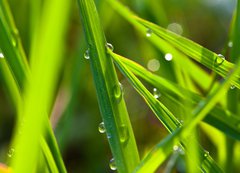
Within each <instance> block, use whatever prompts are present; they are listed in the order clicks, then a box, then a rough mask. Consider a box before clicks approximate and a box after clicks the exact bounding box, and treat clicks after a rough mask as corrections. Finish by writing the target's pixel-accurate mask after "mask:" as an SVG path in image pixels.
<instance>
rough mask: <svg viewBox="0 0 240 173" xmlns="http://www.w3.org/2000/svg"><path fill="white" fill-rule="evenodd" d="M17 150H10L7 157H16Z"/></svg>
mask: <svg viewBox="0 0 240 173" xmlns="http://www.w3.org/2000/svg"><path fill="white" fill-rule="evenodd" d="M14 152H15V149H14V148H10V149H9V151H8V153H7V155H8V157H12V156H13V155H14Z"/></svg>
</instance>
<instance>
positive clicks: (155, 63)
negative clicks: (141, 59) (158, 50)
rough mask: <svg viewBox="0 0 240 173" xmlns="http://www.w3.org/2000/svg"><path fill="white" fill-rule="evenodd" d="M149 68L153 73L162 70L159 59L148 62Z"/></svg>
mask: <svg viewBox="0 0 240 173" xmlns="http://www.w3.org/2000/svg"><path fill="white" fill-rule="evenodd" d="M147 68H148V69H149V70H151V71H153V72H155V71H158V70H159V68H160V62H159V61H158V60H157V59H151V60H149V61H148V64H147Z"/></svg>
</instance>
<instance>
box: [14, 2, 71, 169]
mask: <svg viewBox="0 0 240 173" xmlns="http://www.w3.org/2000/svg"><path fill="white" fill-rule="evenodd" d="M70 2H71V1H62V3H58V2H57V1H51V2H49V3H46V4H45V6H44V15H43V16H42V18H41V21H40V22H41V27H40V30H39V31H40V32H39V33H38V38H39V42H38V50H37V52H36V53H33V54H34V55H36V56H38V57H37V58H36V59H37V63H34V64H33V65H32V75H31V76H30V78H29V83H27V87H26V90H25V92H26V93H25V95H24V104H23V111H22V112H21V115H22V116H21V117H23V118H24V119H25V124H24V127H23V128H22V129H20V130H22V135H20V136H18V135H16V136H15V143H14V144H15V148H16V149H15V150H16V151H17V152H16V155H15V157H14V158H13V160H12V165H13V169H14V171H15V172H19V173H20V172H32V171H33V170H34V169H35V166H36V160H37V154H38V152H39V150H38V149H39V148H38V146H39V145H38V144H39V139H40V135H41V134H42V133H43V128H44V126H43V125H44V119H45V118H46V114H45V112H46V111H47V110H49V107H50V103H51V101H52V94H51V93H53V89H54V87H55V84H56V83H55V82H56V81H55V80H56V79H57V74H58V72H59V67H60V65H61V60H62V51H61V50H63V44H62V43H63V38H64V35H65V32H66V26H67V18H68V12H69V10H70V4H71V3H70ZM53 20H54V21H55V22H54V23H53V22H52V21H53ZM43 22H44V23H43ZM56 26H58V32H55V27H56ZM49 38H51V41H50V42H49ZM46 43H48V44H46ZM49 45H50V46H49ZM43 71H44V73H43ZM28 84H29V85H28ZM39 105H41V107H39ZM23 115H24V116H23ZM33 115H34V116H33ZM33 127H34V128H33ZM29 136H31V137H32V138H29ZM29 146H30V147H29ZM29 150H31V151H30V152H29ZM22 160H28V161H29V164H27V165H26V164H22Z"/></svg>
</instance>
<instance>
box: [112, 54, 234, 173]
mask: <svg viewBox="0 0 240 173" xmlns="http://www.w3.org/2000/svg"><path fill="white" fill-rule="evenodd" d="M109 53H110V54H111V56H112V57H113V58H114V60H115V62H116V64H117V66H118V67H119V69H120V70H121V71H122V73H123V74H124V75H125V77H126V78H127V79H128V80H129V82H130V83H131V84H132V85H133V87H134V88H135V89H136V90H137V92H138V93H139V94H140V95H141V96H142V97H143V98H144V100H145V101H146V103H147V104H148V105H149V107H150V108H151V109H152V110H153V112H154V114H155V115H156V116H157V117H158V118H159V119H160V120H161V122H163V125H164V126H165V127H166V128H167V129H168V131H169V132H171V133H173V132H174V133H175V134H178V133H179V132H178V129H179V128H180V127H181V126H182V124H181V123H180V122H179V121H178V120H177V119H176V118H175V117H174V115H173V114H172V113H171V112H170V111H169V110H168V109H167V108H166V107H165V106H164V105H163V104H162V103H161V102H160V101H159V100H157V99H155V98H154V96H153V95H152V94H151V93H150V92H149V91H148V90H147V89H146V88H145V87H144V86H143V84H142V83H141V82H140V81H139V80H138V79H137V78H136V77H135V76H134V74H133V73H132V72H131V71H129V69H127V68H126V66H125V65H124V64H122V62H121V61H120V58H119V57H120V56H119V55H116V54H114V53H113V52H111V51H109ZM228 82H229V81H228ZM218 95H219V94H218ZM214 101H216V100H214ZM207 103H209V102H207ZM211 103H212V102H211ZM211 106H212V104H211ZM203 110H204V111H205V112H204V111H202V107H198V109H196V111H195V112H194V113H196V114H200V116H199V117H197V118H194V120H195V121H193V122H192V123H191V128H189V129H191V130H192V129H193V128H194V127H195V126H196V125H197V122H199V121H200V120H201V119H200V118H204V117H203V116H204V115H205V114H204V113H206V109H203ZM189 126H190V125H189V124H188V126H187V127H189ZM187 129H188V128H187ZM187 129H184V131H183V132H184V133H185V131H186V132H191V131H188V130H187ZM183 132H181V134H182V133H183ZM186 134H187V133H186ZM184 135H185V134H184ZM179 138H180V137H179ZM168 140H169V141H170V144H169V143H167V144H166V143H165V141H164V142H163V143H164V144H162V143H161V144H160V145H159V146H162V145H164V149H162V148H161V149H160V150H155V149H154V154H151V155H153V156H155V157H156V155H155V152H157V153H158V154H162V155H163V156H162V157H163V158H161V159H159V160H158V159H153V160H155V161H154V163H152V162H151V161H149V162H151V163H149V164H150V166H147V165H148V164H147V163H146V162H145V161H144V163H143V162H141V163H140V165H142V166H143V167H144V168H143V170H142V167H141V166H140V168H137V171H136V172H138V171H139V172H141V173H143V172H144V171H146V170H147V169H150V170H148V171H149V172H154V171H155V170H156V169H157V167H158V166H159V165H160V164H161V163H162V161H164V159H165V158H167V156H168V155H169V154H170V151H169V150H170V148H169V145H170V146H172V145H171V144H172V143H174V141H173V140H175V135H173V136H172V137H170V138H169V139H168ZM178 140H179V139H178ZM186 142H187V141H185V143H186ZM199 152H200V156H202V157H201V158H200V163H201V165H198V166H199V168H201V169H203V170H205V171H206V170H208V171H210V170H216V171H215V172H221V169H220V168H219V167H218V165H217V164H216V163H215V162H214V161H213V159H212V158H211V157H210V156H208V157H203V156H204V154H205V152H204V150H203V149H201V148H200V150H199ZM150 160H151V159H150Z"/></svg>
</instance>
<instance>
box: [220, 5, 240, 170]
mask: <svg viewBox="0 0 240 173" xmlns="http://www.w3.org/2000/svg"><path fill="white" fill-rule="evenodd" d="M232 20H234V21H233V28H232V30H233V31H232V35H231V37H232V44H233V45H232V47H231V50H230V61H231V62H233V63H235V62H236V61H237V60H238V59H237V58H238V57H239V56H240V49H239V44H240V2H239V1H237V6H236V13H235V15H234V16H233V19H232ZM231 88H232V87H231ZM231 88H230V90H229V91H228V94H227V108H228V110H229V111H231V112H233V113H234V114H236V115H238V114H239V108H238V98H239V90H238V89H236V88H235V87H234V88H233V89H231ZM226 140H227V141H226V160H225V163H224V170H225V171H226V172H227V171H228V172H234V171H233V167H234V166H233V162H232V161H231V159H232V158H233V157H234V145H235V140H234V139H232V138H228V137H226Z"/></svg>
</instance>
